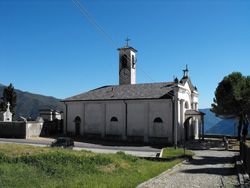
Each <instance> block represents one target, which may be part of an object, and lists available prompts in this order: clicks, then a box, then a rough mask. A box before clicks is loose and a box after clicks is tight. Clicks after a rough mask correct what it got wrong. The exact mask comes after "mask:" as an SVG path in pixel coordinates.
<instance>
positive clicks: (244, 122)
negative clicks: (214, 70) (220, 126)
mask: <svg viewBox="0 0 250 188" xmlns="http://www.w3.org/2000/svg"><path fill="white" fill-rule="evenodd" d="M211 106H212V109H211V111H212V112H214V113H215V115H216V116H218V117H221V118H224V119H228V118H236V119H238V120H239V126H238V140H240V139H241V134H242V139H243V140H245V139H246V136H247V132H248V125H249V119H248V117H249V115H250V77H249V76H247V77H245V76H242V74H241V73H240V72H233V73H231V74H230V75H228V76H226V77H224V78H223V80H222V81H221V82H220V83H219V84H218V87H217V88H216V91H215V98H214V103H213V104H212V105H211ZM242 126H243V130H242ZM241 130H242V131H241Z"/></svg>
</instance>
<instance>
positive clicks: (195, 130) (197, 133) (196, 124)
mask: <svg viewBox="0 0 250 188" xmlns="http://www.w3.org/2000/svg"><path fill="white" fill-rule="evenodd" d="M198 127H199V121H198V119H195V121H194V139H198V138H199V132H198V130H199V128H198Z"/></svg>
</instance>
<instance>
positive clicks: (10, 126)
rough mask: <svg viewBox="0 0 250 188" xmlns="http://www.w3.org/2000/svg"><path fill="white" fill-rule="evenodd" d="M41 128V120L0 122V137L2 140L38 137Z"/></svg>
mask: <svg viewBox="0 0 250 188" xmlns="http://www.w3.org/2000/svg"><path fill="white" fill-rule="evenodd" d="M42 128H43V120H42V119H41V118H38V119H37V120H36V121H13V122H0V137H2V138H25V139H26V138H32V137H39V136H40V134H41V130H42Z"/></svg>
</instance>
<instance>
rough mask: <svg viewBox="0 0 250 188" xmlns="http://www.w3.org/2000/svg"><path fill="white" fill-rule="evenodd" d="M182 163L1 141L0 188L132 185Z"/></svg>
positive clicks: (126, 186)
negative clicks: (3, 142)
mask: <svg viewBox="0 0 250 188" xmlns="http://www.w3.org/2000/svg"><path fill="white" fill-rule="evenodd" d="M179 162H181V160H175V161H172V162H152V161H147V160H143V159H140V158H138V157H134V156H131V155H125V153H124V152H117V154H96V153H92V152H88V151H72V150H65V149H55V148H48V147H47V148H42V147H35V146H25V145H17V144H0V176H1V179H0V187H25V188H28V187H67V188H68V187H73V188H74V187H84V188H87V187H90V188H95V187H96V188H97V187H119V188H122V187H124V188H129V187H136V185H138V184H140V183H142V182H145V181H147V180H149V179H150V178H152V177H155V176H157V175H158V174H160V173H162V172H163V171H166V170H167V169H169V168H171V167H173V166H174V165H176V164H178V163H179Z"/></svg>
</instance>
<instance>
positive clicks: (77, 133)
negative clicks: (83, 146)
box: [75, 116, 81, 135]
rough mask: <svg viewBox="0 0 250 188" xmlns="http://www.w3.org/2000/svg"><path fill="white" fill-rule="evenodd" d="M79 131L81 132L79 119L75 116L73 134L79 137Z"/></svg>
mask: <svg viewBox="0 0 250 188" xmlns="http://www.w3.org/2000/svg"><path fill="white" fill-rule="evenodd" d="M80 130H81V118H80V117H79V116H77V117H76V118H75V134H76V135H80Z"/></svg>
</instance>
